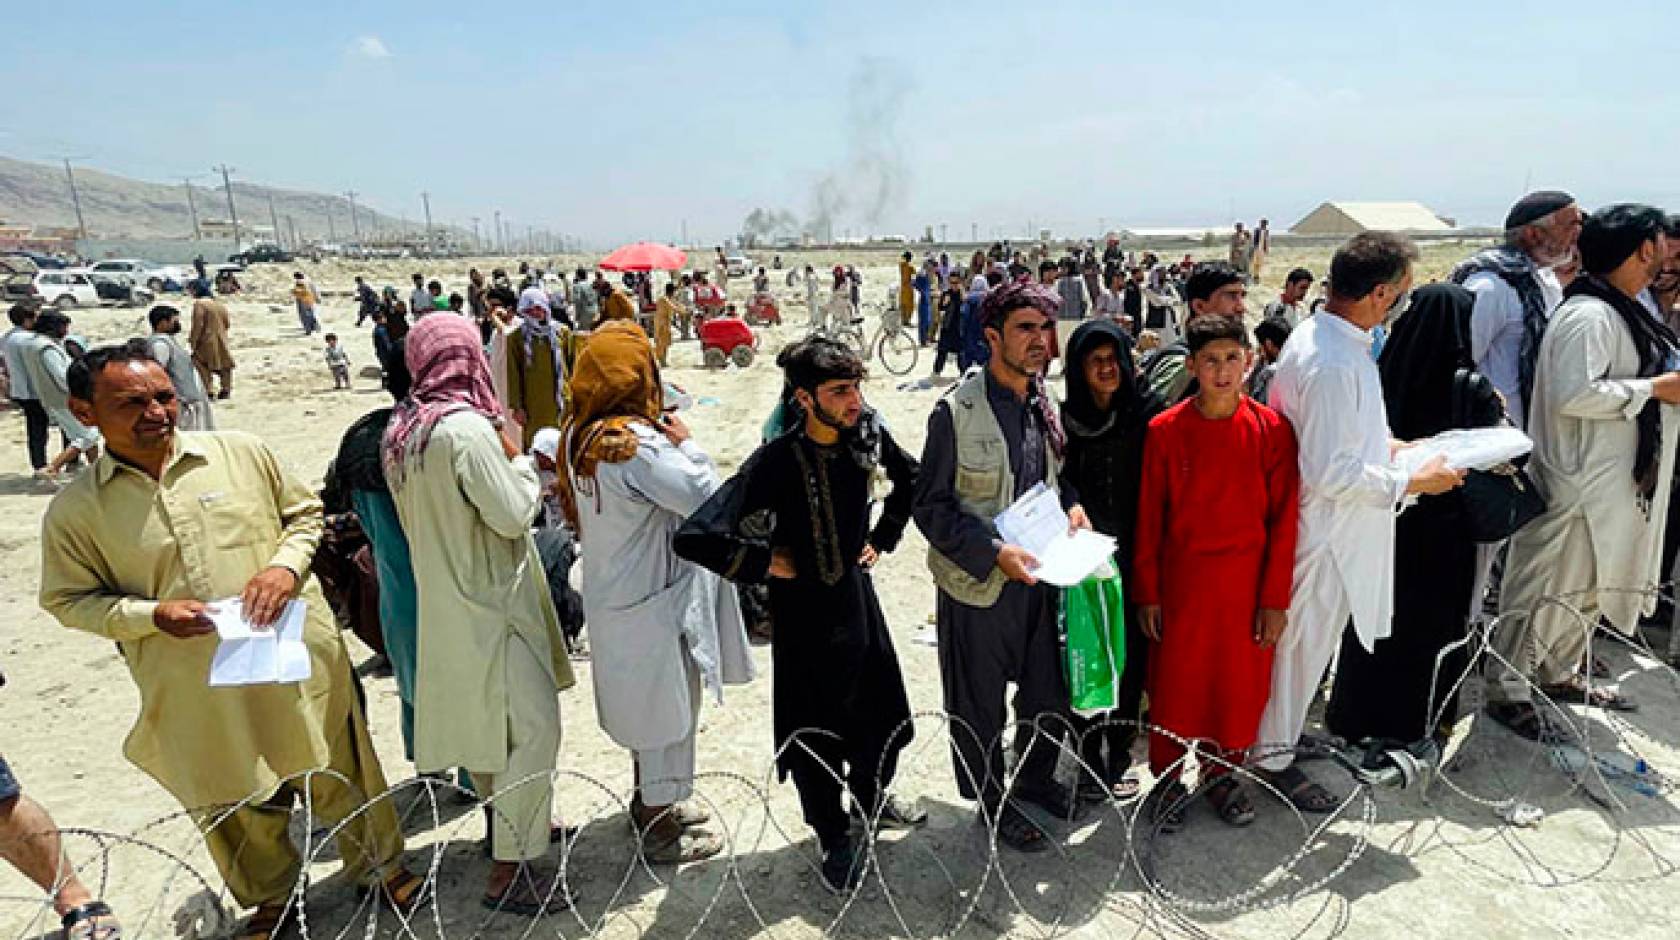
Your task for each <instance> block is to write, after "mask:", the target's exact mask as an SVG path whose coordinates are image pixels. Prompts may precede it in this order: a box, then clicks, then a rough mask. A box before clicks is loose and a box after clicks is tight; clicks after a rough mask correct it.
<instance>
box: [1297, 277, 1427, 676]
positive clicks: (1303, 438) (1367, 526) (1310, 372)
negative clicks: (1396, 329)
mask: <svg viewBox="0 0 1680 940" xmlns="http://www.w3.org/2000/svg"><path fill="white" fill-rule="evenodd" d="M1267 404H1268V405H1270V406H1271V407H1272V408H1273V409H1275V410H1277V411H1278V412H1280V413H1281V414H1282V415H1283V416H1284V417H1286V418H1288V419H1289V421H1290V423H1291V424H1293V425H1294V426H1295V436H1296V440H1297V441H1298V443H1299V447H1300V463H1301V530H1300V536H1299V539H1298V541H1297V542H1296V547H1295V583H1296V584H1297V585H1300V584H1302V583H1303V577H1302V573H1303V571H1306V570H1308V569H1309V568H1311V567H1312V566H1317V565H1333V566H1335V569H1336V573H1337V575H1338V576H1339V577H1338V578H1337V581H1338V582H1339V587H1340V589H1341V590H1342V591H1343V593H1344V594H1345V595H1346V597H1347V601H1348V607H1349V609H1351V610H1352V612H1353V626H1354V632H1355V633H1357V634H1358V635H1359V639H1360V642H1362V643H1363V644H1364V645H1365V648H1366V649H1367V650H1370V649H1371V648H1372V646H1373V644H1375V643H1376V641H1377V640H1380V639H1382V638H1383V637H1386V636H1388V635H1389V628H1390V625H1389V620H1390V618H1391V616H1392V613H1393V608H1394V515H1395V512H1396V510H1398V509H1399V508H1400V507H1401V504H1402V501H1403V500H1404V499H1405V498H1406V486H1407V483H1408V482H1409V480H1408V479H1407V476H1406V473H1405V472H1404V471H1402V470H1401V469H1399V468H1398V467H1396V466H1394V463H1393V460H1392V457H1391V455H1390V454H1389V449H1388V448H1389V431H1388V409H1387V408H1386V407H1384V405H1383V396H1382V379H1381V377H1380V376H1379V375H1378V373H1377V365H1376V363H1375V362H1373V361H1372V360H1371V334H1370V333H1368V332H1366V331H1365V330H1361V329H1360V328H1358V327H1356V326H1354V325H1353V324H1352V323H1349V322H1348V321H1346V320H1344V319H1342V318H1341V317H1339V316H1336V315H1335V314H1332V313H1330V312H1329V311H1325V312H1324V313H1323V314H1321V315H1319V316H1315V317H1308V318H1307V319H1306V320H1305V321H1304V322H1303V323H1302V324H1301V325H1300V327H1298V328H1297V329H1296V330H1295V331H1294V332H1292V333H1290V334H1289V341H1288V342H1286V343H1284V345H1283V353H1282V354H1281V355H1280V356H1279V357H1278V362H1277V373H1276V375H1274V376H1273V378H1272V384H1271V389H1270V392H1269V393H1268V397H1267ZM1332 583H1335V582H1332ZM1336 629H1340V625H1337V626H1336ZM1285 636H1286V637H1287V636H1288V634H1287V632H1286V634H1285Z"/></svg>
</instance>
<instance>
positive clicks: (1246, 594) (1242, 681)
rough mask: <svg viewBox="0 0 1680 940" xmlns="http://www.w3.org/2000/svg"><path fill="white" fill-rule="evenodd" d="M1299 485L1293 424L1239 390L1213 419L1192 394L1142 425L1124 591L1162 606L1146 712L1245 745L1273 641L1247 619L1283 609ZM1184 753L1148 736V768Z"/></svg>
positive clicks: (1265, 683)
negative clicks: (1266, 641)
mask: <svg viewBox="0 0 1680 940" xmlns="http://www.w3.org/2000/svg"><path fill="white" fill-rule="evenodd" d="M1299 490H1300V468H1299V466H1298V465H1297V463H1296V459H1295V432H1294V430H1293V429H1292V428H1290V426H1289V422H1288V421H1286V420H1285V419H1284V418H1283V417H1282V416H1281V415H1279V414H1278V413H1277V412H1275V411H1273V410H1271V409H1270V408H1267V407H1266V406H1265V405H1262V404H1259V403H1258V402H1255V401H1254V400H1252V399H1250V398H1248V397H1247V396H1244V397H1243V399H1242V402H1241V403H1240V404H1239V405H1238V406H1237V410H1236V412H1235V413H1234V414H1232V416H1231V417H1230V418H1226V419H1223V420H1210V419H1208V418H1205V417H1203V416H1202V413H1201V412H1200V411H1197V410H1196V403H1195V401H1194V400H1193V399H1192V400H1189V401H1185V402H1182V403H1180V404H1178V405H1176V406H1174V407H1172V408H1170V409H1168V410H1166V411H1164V412H1162V413H1161V414H1159V415H1157V416H1156V417H1155V419H1154V420H1153V421H1151V422H1150V423H1149V434H1148V436H1147V437H1146V438H1145V445H1144V456H1143V486H1142V490H1141V492H1140V494H1139V499H1138V529H1137V546H1136V550H1135V556H1134V559H1133V572H1134V573H1133V578H1132V585H1131V595H1132V596H1131V599H1132V601H1133V602H1135V603H1137V604H1140V605H1159V606H1160V607H1161V624H1162V625H1161V640H1160V641H1159V642H1156V643H1151V644H1150V651H1149V680H1148V682H1149V716H1150V721H1151V722H1152V723H1153V724H1154V725H1157V726H1159V727H1161V728H1166V729H1169V730H1171V731H1173V732H1174V733H1176V734H1178V735H1180V736H1181V737H1183V738H1186V739H1190V740H1196V739H1203V740H1207V741H1209V742H1213V743H1214V744H1215V745H1217V747H1218V748H1220V749H1222V750H1224V751H1225V752H1227V759H1232V760H1237V759H1239V758H1238V757H1235V756H1233V754H1234V752H1240V751H1242V750H1245V749H1247V748H1249V747H1250V746H1252V745H1253V744H1254V737H1255V734H1256V733H1257V732H1258V728H1259V724H1260V713H1261V711H1263V710H1264V709H1265V707H1266V698H1267V694H1268V693H1269V691H1270V689H1271V676H1272V650H1271V649H1270V648H1262V647H1261V646H1260V645H1259V644H1257V643H1256V642H1255V640H1254V622H1255V616H1256V615H1257V614H1258V612H1259V609H1260V608H1262V607H1264V608H1269V609H1274V610H1288V609H1289V592H1290V582H1291V577H1292V575H1293V571H1294V566H1295V536H1296V517H1297V514H1298V512H1299V499H1298V496H1299ZM1183 753H1184V748H1183V746H1182V745H1180V744H1179V743H1178V742H1177V741H1176V740H1174V739H1172V738H1169V737H1166V736H1165V735H1161V734H1151V735H1150V737H1149V766H1150V769H1151V770H1153V771H1154V772H1155V773H1157V774H1159V773H1162V772H1164V771H1166V770H1167V769H1168V768H1169V767H1171V765H1172V764H1173V763H1174V762H1175V761H1177V760H1178V759H1179V758H1180V757H1182V756H1183Z"/></svg>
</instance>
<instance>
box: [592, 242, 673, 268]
mask: <svg viewBox="0 0 1680 940" xmlns="http://www.w3.org/2000/svg"><path fill="white" fill-rule="evenodd" d="M687 263H688V253H687V252H685V251H683V250H682V249H681V248H672V247H671V246H670V245H661V244H658V243H656V242H637V243H635V244H634V245H625V246H624V247H622V248H619V249H616V250H614V251H613V253H612V254H610V255H607V256H606V257H605V258H602V259H601V264H600V267H601V268H603V269H605V270H608V271H680V270H682V266H683V265H685V264H687Z"/></svg>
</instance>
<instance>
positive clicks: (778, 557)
mask: <svg viewBox="0 0 1680 940" xmlns="http://www.w3.org/2000/svg"><path fill="white" fill-rule="evenodd" d="M770 577H772V578H781V579H783V580H785V581H791V580H793V579H794V578H797V577H799V569H798V568H795V567H794V564H793V551H792V550H791V549H786V548H774V549H771V550H770Z"/></svg>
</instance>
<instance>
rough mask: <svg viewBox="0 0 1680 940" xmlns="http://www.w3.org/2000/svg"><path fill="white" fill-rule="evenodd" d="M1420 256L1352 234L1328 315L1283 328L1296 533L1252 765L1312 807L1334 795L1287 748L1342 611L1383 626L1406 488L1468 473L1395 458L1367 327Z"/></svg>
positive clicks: (1419, 488) (1274, 399)
mask: <svg viewBox="0 0 1680 940" xmlns="http://www.w3.org/2000/svg"><path fill="white" fill-rule="evenodd" d="M1416 259H1417V248H1416V247H1415V246H1413V245H1412V243H1411V242H1409V241H1407V240H1406V239H1405V238H1403V237H1401V236H1399V235H1394V234H1392V233H1389V232H1365V233H1363V234H1360V235H1356V236H1354V237H1353V238H1352V239H1350V240H1349V241H1348V243H1347V244H1345V245H1343V246H1342V247H1341V248H1340V249H1338V250H1337V251H1336V254H1335V256H1334V257H1333V258H1331V260H1330V300H1329V302H1328V303H1327V304H1326V305H1325V307H1324V311H1323V314H1322V315H1320V316H1314V317H1309V318H1308V319H1307V321H1306V322H1305V323H1303V324H1301V326H1300V327H1299V328H1297V329H1296V330H1295V332H1293V333H1291V334H1290V336H1289V343H1288V344H1287V345H1285V346H1284V348H1283V355H1282V356H1280V357H1278V367H1277V376H1276V377H1275V378H1274V379H1272V388H1271V393H1270V402H1271V406H1272V408H1274V409H1275V410H1277V412H1278V413H1279V414H1282V415H1283V416H1284V417H1285V418H1288V419H1289V422H1290V423H1291V424H1292V425H1294V427H1295V438H1296V441H1297V443H1298V445H1299V453H1300V464H1301V531H1300V535H1299V537H1298V539H1297V541H1296V544H1295V579H1294V582H1295V583H1294V588H1293V592H1292V594H1291V596H1290V602H1289V615H1288V625H1287V626H1286V627H1285V628H1284V630H1283V636H1282V638H1281V639H1279V640H1278V644H1277V652H1276V655H1275V656H1274V657H1273V660H1272V689H1271V695H1270V698H1269V699H1268V700H1267V702H1266V710H1265V712H1264V713H1263V714H1262V715H1261V716H1260V734H1259V738H1258V743H1257V745H1256V748H1257V750H1258V752H1259V753H1258V755H1257V756H1258V759H1257V761H1256V764H1257V765H1258V766H1259V768H1260V769H1261V770H1262V771H1264V772H1265V773H1266V774H1267V775H1268V776H1269V777H1270V778H1271V782H1272V783H1273V785H1275V786H1276V787H1277V788H1278V790H1280V791H1281V792H1282V793H1283V794H1284V795H1285V796H1287V797H1288V798H1289V800H1290V801H1291V802H1292V803H1294V804H1295V806H1296V808H1298V809H1301V810H1303V811H1306V812H1312V813H1327V812H1329V811H1330V810H1332V809H1335V808H1336V805H1337V803H1336V800H1335V799H1334V798H1333V797H1332V796H1331V795H1330V794H1329V793H1328V792H1327V791H1326V790H1325V789H1324V788H1323V787H1321V786H1319V785H1318V784H1316V783H1314V782H1312V781H1311V780H1310V779H1308V778H1307V776H1306V775H1305V774H1304V773H1302V772H1301V769H1300V768H1299V767H1296V766H1295V765H1294V761H1295V751H1294V748H1295V743H1296V740H1297V739H1298V738H1299V737H1300V735H1301V731H1302V729H1303V728H1304V727H1305V726H1306V723H1307V706H1308V704H1309V703H1311V701H1312V697H1313V693H1314V692H1316V691H1317V690H1318V686H1319V683H1320V682H1321V681H1322V680H1323V678H1324V670H1325V668H1326V667H1327V666H1329V665H1330V657H1331V656H1332V655H1333V654H1334V653H1335V651H1336V643H1337V641H1338V640H1339V639H1341V636H1342V630H1343V627H1344V626H1345V625H1346V624H1347V622H1348V617H1349V616H1350V615H1351V616H1352V618H1353V629H1354V633H1355V634H1356V635H1357V636H1358V638H1359V641H1360V643H1361V644H1363V645H1364V647H1365V649H1366V650H1370V649H1371V648H1372V646H1373V644H1375V643H1376V641H1377V640H1380V639H1382V638H1383V637H1386V636H1388V635H1389V632H1390V630H1389V619H1390V617H1391V615H1392V611H1393V606H1394V519H1395V514H1396V513H1398V512H1399V511H1400V510H1401V509H1402V508H1403V507H1404V506H1405V503H1406V497H1408V496H1410V495H1414V494H1435V493H1444V492H1446V491H1448V490H1451V489H1453V488H1455V487H1457V486H1458V485H1459V484H1460V483H1461V482H1462V481H1463V477H1464V474H1463V473H1462V472H1461V471H1454V470H1450V469H1448V468H1447V466H1446V463H1445V461H1444V460H1443V459H1441V458H1436V459H1434V460H1431V461H1429V462H1428V463H1427V464H1425V465H1424V466H1423V467H1421V468H1419V469H1418V470H1417V471H1416V472H1414V473H1411V474H1407V472H1406V471H1404V470H1402V469H1400V468H1399V467H1397V466H1395V464H1394V461H1393V449H1394V446H1395V444H1394V442H1393V441H1391V440H1390V438H1389V430H1388V412H1387V410H1386V409H1385V408H1384V406H1383V394H1382V379H1381V377H1380V376H1379V375H1378V373H1377V364H1376V362H1375V361H1374V360H1373V359H1372V358H1371V342H1372V339H1371V330H1372V328H1373V327H1375V326H1377V325H1378V324H1380V323H1382V322H1383V321H1384V320H1385V319H1387V318H1388V317H1389V316H1390V315H1391V314H1398V313H1400V312H1402V311H1403V310H1404V309H1405V306H1406V304H1407V303H1409V300H1408V298H1409V297H1410V295H1411V287H1412V263H1413V262H1414V261H1415V260H1416Z"/></svg>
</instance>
